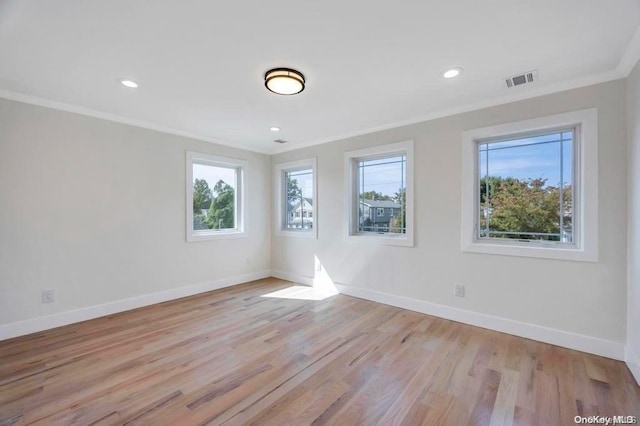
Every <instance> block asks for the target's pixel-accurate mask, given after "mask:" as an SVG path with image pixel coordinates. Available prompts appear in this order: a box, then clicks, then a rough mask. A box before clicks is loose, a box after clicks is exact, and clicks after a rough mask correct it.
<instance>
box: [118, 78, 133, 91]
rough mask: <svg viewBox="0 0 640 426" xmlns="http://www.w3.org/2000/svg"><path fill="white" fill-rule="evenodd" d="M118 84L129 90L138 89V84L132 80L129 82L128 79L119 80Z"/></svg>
mask: <svg viewBox="0 0 640 426" xmlns="http://www.w3.org/2000/svg"><path fill="white" fill-rule="evenodd" d="M118 83H120V84H122V85H123V86H125V87H128V88H130V89H136V88H137V87H138V83H136V82H135V81H133V80H129V79H128V78H119V79H118Z"/></svg>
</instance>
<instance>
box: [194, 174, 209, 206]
mask: <svg viewBox="0 0 640 426" xmlns="http://www.w3.org/2000/svg"><path fill="white" fill-rule="evenodd" d="M212 196H213V194H212V192H211V188H209V184H208V183H207V181H206V180H204V179H197V178H196V180H195V182H193V213H194V214H199V213H200V211H201V210H203V209H208V208H209V206H210V205H211V200H212Z"/></svg>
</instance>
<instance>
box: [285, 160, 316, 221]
mask: <svg viewBox="0 0 640 426" xmlns="http://www.w3.org/2000/svg"><path fill="white" fill-rule="evenodd" d="M284 180H285V191H286V197H285V200H286V201H285V204H286V205H285V212H286V217H285V223H284V227H285V229H287V230H310V229H313V207H314V206H313V169H311V168H309V169H303V170H295V171H293V170H292V171H286V172H285V173H284Z"/></svg>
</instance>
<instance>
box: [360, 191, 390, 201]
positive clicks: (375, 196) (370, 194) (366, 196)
mask: <svg viewBox="0 0 640 426" xmlns="http://www.w3.org/2000/svg"><path fill="white" fill-rule="evenodd" d="M360 199H361V200H375V201H391V197H390V196H388V195H383V194H382V193H381V192H376V191H367V192H363V193H362V194H360Z"/></svg>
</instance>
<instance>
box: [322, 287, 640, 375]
mask: <svg viewBox="0 0 640 426" xmlns="http://www.w3.org/2000/svg"><path fill="white" fill-rule="evenodd" d="M334 285H335V287H336V288H337V289H338V291H339V292H340V293H342V294H346V295H348V296H353V297H358V298H360V299H366V300H371V301H373V302H378V303H384V304H385V305H391V306H396V307H399V308H403V309H408V310H411V311H415V312H420V313H423V314H428V315H434V316H437V317H440V318H445V319H449V320H452V321H457V322H462V323H465V324H470V325H474V326H477V327H482V328H487V329H490V330H495V331H500V332H503V333H508V334H513V335H515V336H520V337H524V338H527V339H532V340H536V341H539V342H544V343H550V344H552V345H557V346H562V347H565V348H569V349H575V350H578V351H582V352H587V353H591V354H595V355H600V356H604V357H607V358H613V359H616V360H620V361H622V360H624V355H625V346H624V344H622V343H619V342H613V341H610V340H604V339H599V338H597V337H591V336H585V335H582V334H576V333H571V332H568V331H562V330H557V329H554V328H548V327H542V326H539V325H535V324H529V323H524V322H520V321H515V320H511V319H507V318H501V317H496V316H492V315H487V314H481V313H478V312H473V311H467V310H464V309H458V308H453V307H450V306H445V305H439V304H436V303H430V302H425V301H422V300H417V299H411V298H409V297H404V296H396V295H393V294H389V293H384V292H381V291H377V290H370V289H366V288H360V287H353V286H347V285H343V284H338V283H334ZM635 374H636V373H634V375H635ZM636 379H637V376H636Z"/></svg>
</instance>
